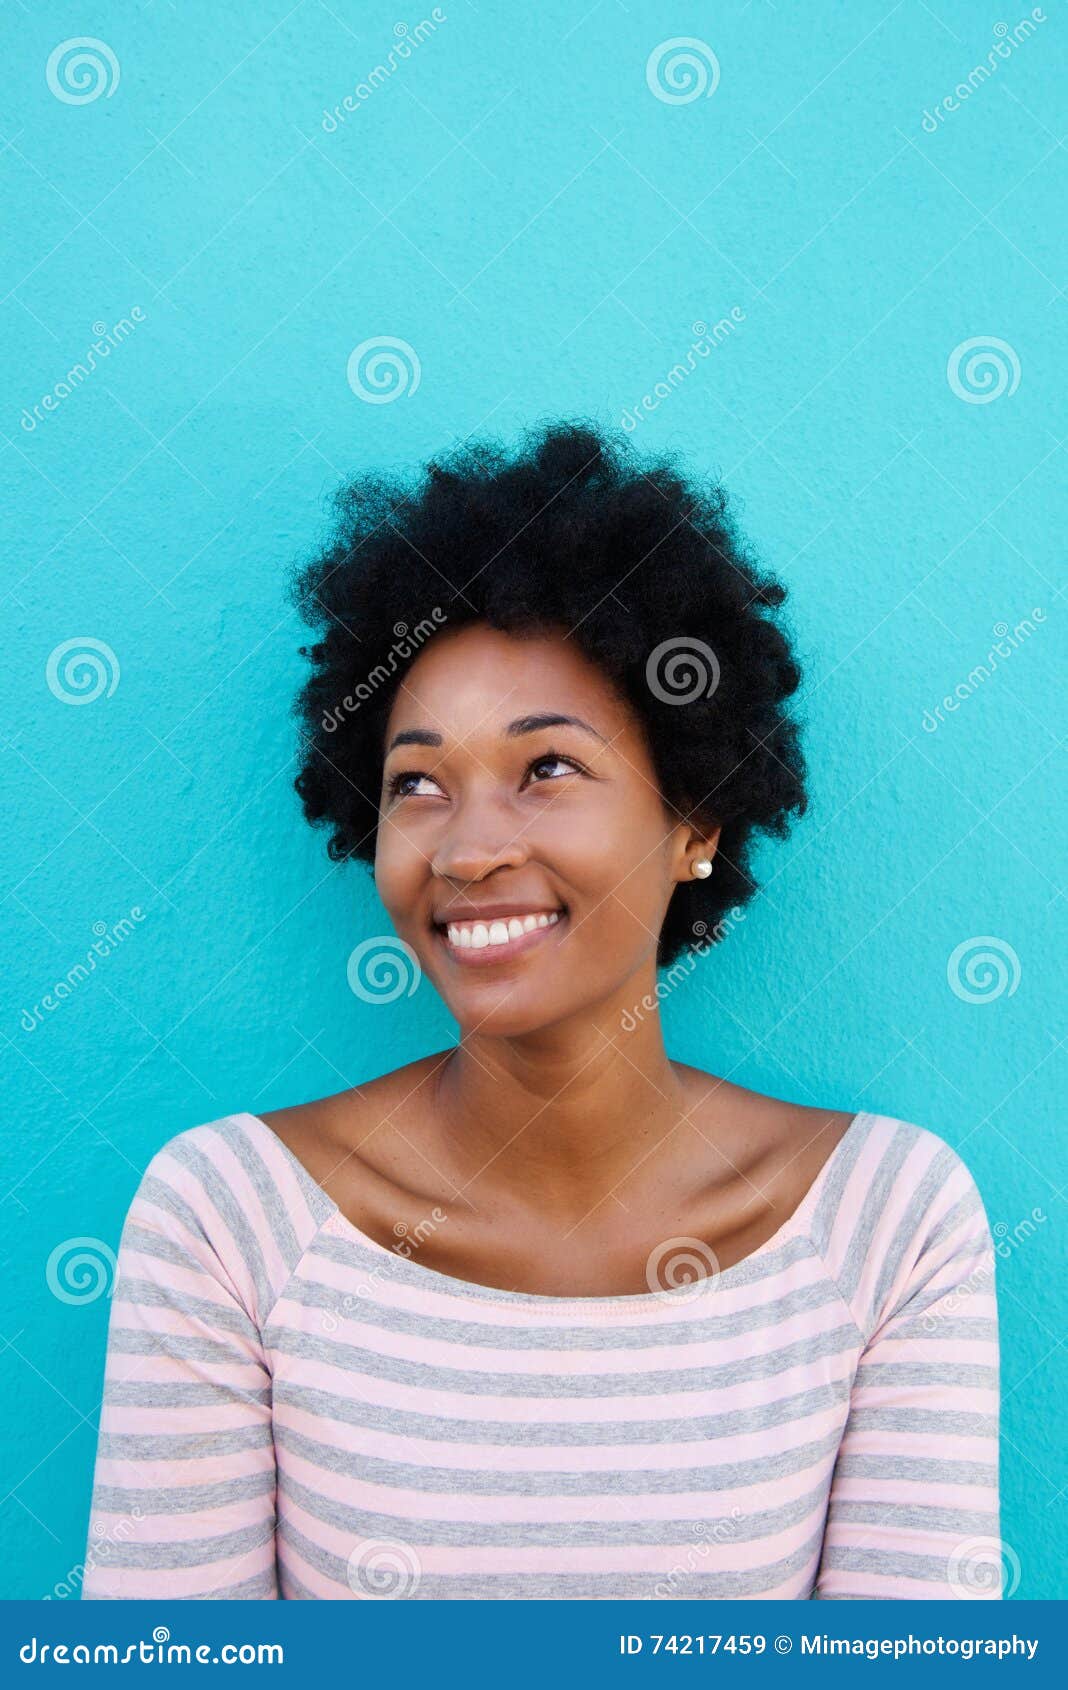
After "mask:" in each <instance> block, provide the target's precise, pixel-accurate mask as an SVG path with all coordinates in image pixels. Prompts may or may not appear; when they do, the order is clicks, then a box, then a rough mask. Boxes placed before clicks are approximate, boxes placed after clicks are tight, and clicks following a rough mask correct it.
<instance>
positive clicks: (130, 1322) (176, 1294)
mask: <svg viewBox="0 0 1068 1690" xmlns="http://www.w3.org/2000/svg"><path fill="white" fill-rule="evenodd" d="M211 1217H212V1211H211V1210H210V1205H209V1204H208V1203H207V1201H206V1198H205V1194H204V1192H203V1189H202V1188H201V1187H199V1186H198V1185H197V1182H196V1181H195V1179H193V1178H192V1176H190V1175H189V1173H188V1170H186V1169H184V1168H183V1167H182V1166H181V1165H180V1164H179V1163H177V1162H176V1161H174V1160H173V1159H171V1158H170V1157H169V1156H168V1152H167V1150H166V1149H164V1150H163V1151H161V1152H160V1153H159V1155H158V1156H157V1157H156V1158H155V1159H154V1160H153V1162H152V1164H151V1166H150V1167H149V1170H148V1172H147V1173H146V1175H145V1178H144V1180H143V1181H142V1184H141V1187H140V1189H139V1191H138V1193H137V1196H136V1197H135V1199H134V1202H133V1204H132V1206H131V1209H130V1212H129V1215H128V1217H127V1220H126V1225H125V1227H124V1230H123V1235H122V1242H121V1245H120V1249H119V1261H118V1273H117V1276H116V1282H115V1290H114V1295H113V1301H112V1308H111V1318H110V1325H109V1330H108V1351H107V1364H106V1372H105V1392H104V1402H103V1408H102V1412H101V1417H100V1441H99V1446H98V1450H97V1460H96V1473H95V1484H94V1491H93V1504H92V1515H91V1522H90V1530H89V1542H88V1547H87V1550H86V1557H85V1566H86V1572H85V1579H84V1582H83V1586H82V1594H83V1596H85V1597H90V1598H101V1597H141V1598H151V1597H168V1598H173V1597H242V1598H273V1597H277V1595H278V1587H277V1582H276V1575H275V1550H274V1529H275V1465H274V1445H273V1440H272V1435H271V1380H270V1374H269V1372H268V1368H267V1363H266V1359H265V1356H264V1353H263V1349H262V1346H261V1343H260V1337H259V1332H258V1329H257V1327H256V1324H255V1322H254V1321H253V1320H252V1318H251V1317H250V1315H249V1313H248V1309H247V1308H246V1306H245V1301H246V1300H249V1299H245V1298H243V1297H242V1295H241V1294H240V1293H239V1290H238V1288H237V1286H238V1284H239V1283H240V1275H238V1274H236V1273H233V1272H230V1271H228V1269H227V1267H226V1266H225V1265H224V1262H223V1260H222V1258H221V1256H220V1254H219V1253H218V1251H217V1250H216V1248H215V1247H214V1246H213V1244H212V1242H211V1241H210V1238H209V1233H210V1232H211V1231H212V1230H213V1229H212V1224H211ZM214 1230H215V1231H216V1233H218V1232H219V1230H220V1229H219V1227H218V1224H217V1217H216V1225H215V1228H214ZM232 1265H233V1264H231V1266H232Z"/></svg>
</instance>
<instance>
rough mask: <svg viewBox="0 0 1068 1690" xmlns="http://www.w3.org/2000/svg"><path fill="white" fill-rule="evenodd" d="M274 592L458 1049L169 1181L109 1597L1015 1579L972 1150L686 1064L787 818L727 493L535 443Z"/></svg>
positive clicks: (114, 1492)
mask: <svg viewBox="0 0 1068 1690" xmlns="http://www.w3.org/2000/svg"><path fill="white" fill-rule="evenodd" d="M296 591H297V596H298V599H299V602H300V604H301V606H302V608H303V610H304V612H305V614H306V615H307V616H308V618H309V620H310V621H311V622H312V624H313V625H314V626H316V627H317V628H318V630H319V633H320V638H319V640H318V643H317V644H315V645H314V646H313V647H312V648H311V649H310V651H306V652H305V655H306V656H309V657H310V660H311V664H312V669H311V675H310V678H309V680H308V682H307V684H306V686H305V689H304V691H303V694H302V698H301V715H302V720H303V724H304V729H305V732H304V762H303V767H302V770H301V773H300V776H299V778H298V780H297V787H298V790H299V792H300V794H301V797H302V800H303V804H304V809H305V813H306V815H307V817H308V818H309V820H310V821H312V822H313V823H317V824H325V825H327V826H328V827H329V828H330V829H331V835H330V847H329V848H330V853H331V855H332V856H333V857H334V858H335V859H336V860H342V859H345V858H349V857H357V858H361V859H363V860H364V861H366V862H368V863H372V864H373V866H374V877H375V884H376V887H377V890H378V893H379V895H380V897H381V900H382V903H383V904H384V906H385V908H386V910H387V911H388V914H389V917H390V920H391V921H392V924H393V927H394V928H395V930H396V935H397V938H399V940H400V941H401V942H402V945H401V954H402V955H403V956H404V957H406V958H407V959H408V960H409V961H410V962H411V963H413V964H414V966H415V967H416V968H417V969H418V970H419V971H421V972H422V973H423V974H425V975H426V976H427V977H428V979H429V980H430V982H431V984H432V985H433V986H434V988H435V989H436V990H437V991H438V993H440V995H441V997H442V999H443V1000H444V1002H445V1004H446V1006H447V1007H448V1009H449V1011H450V1012H451V1014H452V1015H453V1016H454V1018H455V1020H456V1021H457V1023H458V1025H459V1029H460V1038H459V1043H458V1044H457V1045H456V1047H455V1048H454V1049H449V1050H445V1051H440V1052H436V1053H434V1054H433V1055H430V1056H427V1057H425V1058H423V1059H422V1060H421V1061H417V1062H414V1063H411V1064H410V1065H408V1066H406V1067H404V1068H401V1069H399V1070H397V1071H395V1072H392V1073H387V1074H383V1075H382V1076H380V1077H379V1078H377V1079H374V1080H372V1081H370V1082H368V1083H364V1084H362V1085H358V1086H352V1087H350V1088H348V1089H346V1090H343V1091H340V1092H338V1093H337V1094H336V1095H333V1096H330V1097H326V1098H322V1099H319V1100H317V1101H316V1102H313V1103H305V1104H300V1105H297V1106H295V1107H293V1108H289V1109H281V1110H277V1111H273V1112H272V1113H270V1114H267V1115H253V1114H249V1113H246V1112H241V1113H238V1114H235V1115H229V1116H226V1117H225V1118H224V1119H222V1120H219V1121H214V1122H211V1123H208V1124H205V1125H202V1126H198V1127H195V1128H193V1129H192V1130H190V1131H186V1132H183V1133H180V1134H179V1135H178V1136H177V1137H176V1138H174V1139H172V1140H171V1142H170V1143H169V1144H167V1145H165V1146H164V1148H163V1149H162V1150H161V1151H160V1152H159V1153H158V1154H157V1155H156V1157H155V1158H154V1159H153V1161H152V1163H151V1165H150V1167H149V1169H148V1171H147V1173H146V1175H145V1177H144V1180H143V1183H142V1185H141V1187H140V1190H139V1191H138V1194H137V1196H136V1198H135V1201H134V1203H133V1206H132V1208H131V1211H130V1214H129V1218H128V1220H127V1224H126V1228H125V1231H124V1234H123V1239H122V1245H121V1255H120V1271H119V1276H118V1281H117V1284H116V1289H115V1293H114V1302H113V1309H112V1316H111V1329H110V1337H109V1352H108V1363H107V1392H106V1397H105V1401H104V1406H103V1413H102V1419H101V1438H100V1448H99V1453H98V1461H97V1472H96V1489H95V1495H94V1505H93V1521H92V1527H91V1534H90V1543H91V1545H93V1546H94V1549H95V1553H94V1550H91V1552H90V1557H89V1570H88V1573H87V1576H86V1580H85V1593H86V1595H88V1596H108V1597H118V1596H135V1597H149V1596H185V1597H197V1596H213V1597H248V1598H272V1597H289V1598H322V1597H326V1598H330V1597H339V1596H340V1597H348V1596H369V1597H376V1596H387V1597H395V1598H404V1599H410V1598H417V1599H434V1598H440V1597H447V1598H479V1597H491V1598H504V1597H521V1598H555V1597H563V1598H583V1597H643V1598H649V1599H654V1600H655V1599H666V1598H674V1597H683V1598H685V1597H698V1596H704V1597H715V1598H726V1597H736V1596H742V1597H794V1598H807V1597H810V1596H818V1597H823V1598H843V1597H844V1598H856V1597H879V1598H900V1597H915V1596H926V1597H939V1596H947V1595H953V1594H955V1593H957V1594H968V1595H974V1594H982V1595H990V1596H995V1595H999V1594H1000V1583H999V1563H998V1492H997V1444H996V1439H997V1415H998V1403H997V1341H996V1325H995V1304H994V1298H993V1252H992V1246H991V1239H990V1235H989V1231H988V1228H987V1223H986V1219H985V1216H984V1213H983V1208H982V1204H981V1202H980V1199H979V1195H978V1193H977V1190H976V1187H975V1185H974V1183H973V1181H972V1179H971V1178H970V1176H969V1174H968V1173H967V1171H966V1170H965V1168H964V1166H963V1165H962V1163H961V1162H960V1160H959V1159H958V1158H957V1156H956V1155H955V1154H954V1152H953V1151H952V1150H951V1149H950V1148H949V1147H948V1146H947V1145H945V1144H944V1143H942V1142H941V1140H939V1139H938V1138H936V1137H935V1136H934V1135H933V1134H931V1133H930V1132H928V1131H926V1130H925V1129H923V1128H921V1127H919V1126H914V1125H911V1124H909V1123H907V1122H903V1121H899V1120H896V1119H893V1118H890V1117H887V1116H883V1115H878V1114H871V1113H867V1112H863V1113H860V1114H852V1115H851V1114H849V1113H848V1112H842V1111H839V1110H834V1109H819V1108H813V1107H809V1106H806V1105H801V1104H796V1103H791V1102H787V1101H783V1100H780V1099H778V1098H773V1097H766V1096H763V1095H761V1094H760V1093H757V1092H753V1091H749V1090H747V1089H745V1088H744V1087H742V1086H739V1085H737V1084H734V1083H733V1082H732V1081H731V1080H730V1079H729V1077H727V1076H715V1075H713V1074H711V1073H707V1072H705V1071H703V1070H701V1069H698V1068H695V1067H691V1066H688V1065H687V1064H685V1063H681V1062H676V1061H673V1060H671V1059H669V1057H668V1056H667V1054H666V1052H665V1049H664V1043H663V1037H662V1030H661V1025H660V1019H659V1013H658V1011H659V995H660V993H661V992H662V990H663V987H659V988H658V981H657V968H658V967H660V968H661V969H664V970H668V971H670V972H669V974H668V976H667V978H668V979H669V981H670V982H672V983H678V981H680V980H681V979H682V978H683V977H684V976H685V975H686V974H687V973H689V972H690V971H691V970H693V969H694V968H695V967H696V966H700V968H701V970H702V972H703V973H704V974H705V976H706V978H707V975H708V971H709V970H711V969H712V967H713V964H712V962H711V961H705V962H703V963H701V964H700V965H698V957H699V955H700V953H701V952H703V951H704V950H706V949H709V948H710V947H711V946H712V944H714V943H716V942H718V941H720V940H721V939H722V938H723V937H724V935H725V933H726V932H727V931H728V930H729V929H730V928H731V927H732V926H734V925H736V924H737V923H738V922H739V921H741V920H742V919H743V917H744V905H745V904H746V902H747V900H748V899H749V898H750V897H751V896H752V895H753V893H754V892H755V890H756V888H755V883H754V880H753V876H752V871H751V867H750V851H751V847H752V845H753V843H754V841H755V840H756V839H757V838H758V837H759V835H760V834H761V833H768V832H772V833H779V834H782V833H783V832H785V829H786V826H787V823H788V820H789V818H790V816H791V815H793V814H796V813H798V812H800V811H801V810H803V808H804V804H805V799H804V790H803V774H804V770H803V763H802V758H801V755H800V751H799V747H798V730H797V725H796V723H795V722H794V721H793V720H792V718H791V717H790V715H789V714H788V712H787V709H786V704H787V701H788V699H789V698H790V696H791V695H792V694H793V693H794V692H795V691H796V689H797V686H798V683H799V679H800V677H799V672H798V669H797V667H796V664H795V661H794V658H793V656H792V654H791V651H790V647H789V644H788V640H787V637H786V634H785V633H784V631H783V628H782V627H781V625H780V623H779V621H778V620H777V619H776V612H777V610H778V607H779V606H780V604H781V603H782V600H783V598H784V593H783V589H782V588H781V587H780V586H779V585H778V584H777V583H775V582H774V581H773V580H771V579H770V578H768V577H767V576H765V575H764V574H762V573H761V572H760V571H759V570H758V569H757V568H756V566H755V565H754V564H753V562H752V561H751V560H750V559H749V557H748V556H747V554H746V551H745V548H744V546H743V544H742V542H741V540H740V539H739V537H738V535H737V533H736V532H735V530H734V528H733V525H732V523H731V522H730V520H729V518H728V516H727V514H726V511H725V506H724V500H723V497H722V495H721V494H720V493H718V492H712V493H708V492H704V491H698V490H695V489H694V488H693V487H692V486H690V485H688V484H687V482H686V481H685V480H684V479H683V478H682V477H681V476H680V475H679V474H678V473H677V472H676V471H675V470H674V469H673V468H672V467H671V466H670V464H667V463H661V464H658V465H651V466H649V465H647V466H645V467H641V466H639V465H638V464H637V463H635V462H634V461H633V460H632V459H631V458H630V456H629V455H628V451H627V449H626V447H625V445H624V444H623V443H618V442H613V441H610V440H605V439H603V438H602V437H601V436H600V435H599V433H598V432H597V430H596V429H595V428H592V427H588V426H584V425H583V426H575V425H560V426H555V427H551V428H548V429H545V430H544V431H542V432H541V434H540V435H539V436H538V437H537V438H535V439H534V440H533V441H532V442H529V443H528V444H527V446H526V448H525V450H524V451H523V452H522V453H520V454H517V455H516V456H515V457H513V458H508V457H506V456H505V455H504V454H502V453H501V452H499V451H496V450H494V449H491V448H490V447H488V446H482V447H476V448H471V449H469V450H468V451H467V452H466V453H464V454H462V455H461V456H458V457H457V459H455V460H452V461H450V462H449V463H448V464H439V463H434V464H432V465H431V466H430V470H429V474H428V475H427V477H426V478H425V479H424V480H423V481H421V482H420V483H419V484H418V485H416V486H415V487H404V486H402V485H400V484H399V483H396V482H391V481H387V480H384V479H379V478H375V477H365V478H362V479H360V480H358V481H357V482H355V483H354V485H353V486H351V487H350V488H349V489H347V490H346V492H344V493H343V494H342V495H341V496H340V501H339V523H338V528H337V532H336V534H335V535H334V537H333V538H332V540H331V541H330V543H329V544H328V545H327V547H326V548H325V550H324V551H323V553H322V554H321V555H319V556H317V557H315V559H314V560H313V561H312V562H311V563H309V564H307V565H306V566H305V567H304V568H303V570H302V571H301V572H300V575H299V577H298V580H297V584H296ZM412 629H414V630H415V632H414V633H411V632H410V631H411V630H412ZM402 636H403V638H402ZM728 912H730V913H729V914H728ZM371 943H372V947H374V946H378V947H379V949H382V948H383V947H386V946H388V945H389V944H390V943H392V944H393V946H394V947H395V949H396V943H397V942H396V939H391V940H387V939H382V940H378V939H377V938H373V939H372V941H371ZM787 951H788V944H787V943H784V945H783V947H782V958H783V960H782V962H781V963H780V966H788V964H786V962H785V957H786V955H787ZM329 989H331V990H336V985H335V984H334V983H333V982H331V985H330V988H329ZM365 995H370V994H369V993H367V994H365ZM723 1012H724V1013H725V1014H729V1013H730V1010H729V1007H728V1006H724V1008H723ZM120 1522H125V1529H124V1530H123V1531H121V1532H120V1531H119V1529H118V1527H119V1525H120ZM105 1543H106V1544H107V1545H108V1552H107V1554H106V1555H104V1554H103V1553H102V1551H101V1546H102V1545H104V1544H105Z"/></svg>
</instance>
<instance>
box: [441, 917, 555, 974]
mask: <svg viewBox="0 0 1068 1690" xmlns="http://www.w3.org/2000/svg"><path fill="white" fill-rule="evenodd" d="M566 921H567V912H566V911H565V910H552V911H549V910H531V911H530V912H529V914H527V915H513V916H509V917H507V919H505V918H504V917H501V918H499V919H497V920H491V921H450V922H449V924H448V926H447V927H441V926H437V925H436V926H435V928H434V931H435V933H437V935H438V937H439V938H440V939H441V941H442V943H443V944H444V946H445V949H446V951H447V952H448V954H449V956H450V957H451V958H452V959H453V960H454V961H456V962H460V963H468V964H475V965H481V964H486V963H493V962H503V961H505V960H506V959H509V958H511V957H514V956H518V955H520V954H521V953H523V952H525V951H528V950H531V949H533V947H534V946H535V945H539V944H541V943H543V942H544V940H545V939H546V937H547V936H548V934H549V933H550V932H552V931H553V930H554V929H556V928H560V927H563V926H564V925H565V924H566Z"/></svg>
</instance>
